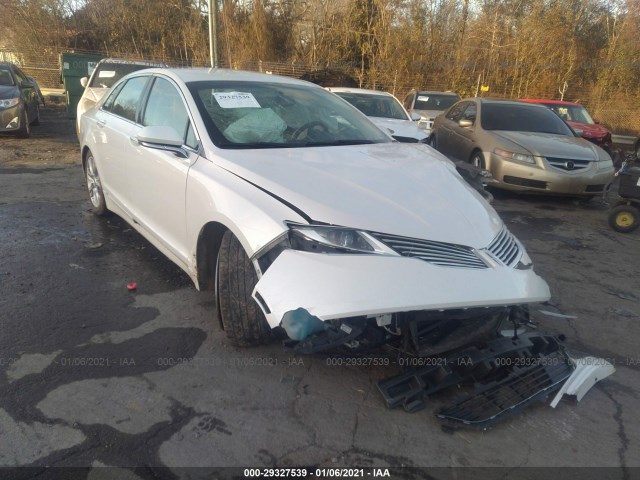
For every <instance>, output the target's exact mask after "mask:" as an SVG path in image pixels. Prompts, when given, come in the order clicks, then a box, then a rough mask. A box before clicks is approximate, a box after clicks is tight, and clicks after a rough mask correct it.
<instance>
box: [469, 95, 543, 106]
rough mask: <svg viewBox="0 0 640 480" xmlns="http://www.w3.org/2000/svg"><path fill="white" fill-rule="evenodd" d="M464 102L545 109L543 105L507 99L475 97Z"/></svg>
mask: <svg viewBox="0 0 640 480" xmlns="http://www.w3.org/2000/svg"><path fill="white" fill-rule="evenodd" d="M465 100H477V101H478V102H479V103H481V104H483V105H490V104H504V105H513V106H523V105H526V106H528V107H532V108H547V107H545V106H544V105H539V104H536V103H527V102H521V101H520V100H511V99H508V98H492V97H475V98H466V99H465Z"/></svg>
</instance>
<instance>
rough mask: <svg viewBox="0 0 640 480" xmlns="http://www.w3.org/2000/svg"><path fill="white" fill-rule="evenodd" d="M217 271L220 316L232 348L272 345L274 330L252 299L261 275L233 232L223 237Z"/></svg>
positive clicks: (226, 233)
mask: <svg viewBox="0 0 640 480" xmlns="http://www.w3.org/2000/svg"><path fill="white" fill-rule="evenodd" d="M217 264H218V267H217V271H216V283H215V285H216V290H217V291H216V296H217V300H218V313H219V315H220V320H221V321H222V325H223V327H224V332H225V333H226V334H227V338H228V339H229V341H230V342H231V344H232V345H235V346H237V347H247V346H254V345H265V344H267V343H270V342H271V338H272V336H271V327H270V326H269V324H268V323H267V319H266V318H265V316H264V314H263V313H262V310H260V307H258V304H257V303H256V302H255V300H254V299H253V298H252V297H251V293H252V292H253V289H254V287H255V286H256V283H258V276H257V275H256V271H255V269H254V268H253V265H252V263H251V260H250V259H249V257H248V256H247V254H246V253H245V251H244V248H243V247H242V245H241V244H240V241H239V240H238V239H237V238H236V237H235V235H233V233H231V232H230V231H227V232H225V234H224V236H223V237H222V242H221V245H220V251H219V252H218V262H217Z"/></svg>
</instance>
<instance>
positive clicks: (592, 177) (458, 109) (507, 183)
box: [430, 98, 614, 196]
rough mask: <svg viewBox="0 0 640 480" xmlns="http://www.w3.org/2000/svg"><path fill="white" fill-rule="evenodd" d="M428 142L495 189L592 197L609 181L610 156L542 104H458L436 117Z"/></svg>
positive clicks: (488, 101) (471, 101)
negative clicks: (484, 173)
mask: <svg viewBox="0 0 640 480" xmlns="http://www.w3.org/2000/svg"><path fill="white" fill-rule="evenodd" d="M430 142H431V145H432V146H433V147H434V148H436V149H437V150H438V151H440V152H442V153H443V154H445V155H446V156H448V157H450V158H452V159H455V160H464V161H469V162H470V163H472V164H473V165H475V166H477V167H480V168H483V169H486V170H488V171H490V172H491V174H492V175H493V177H494V179H495V180H496V181H497V183H496V184H495V186H497V187H499V188H504V189H509V190H517V191H529V192H549V193H558V194H567V195H579V196H592V195H595V194H598V193H601V192H602V191H603V190H604V189H605V187H606V185H607V184H608V183H610V182H611V181H612V179H613V173H614V168H613V162H612V161H611V157H609V154H607V153H606V152H605V151H604V150H602V149H601V148H600V147H598V146H596V145H594V144H593V143H591V142H589V141H587V140H584V139H583V138H580V137H576V136H575V134H574V132H573V131H572V130H571V129H570V128H569V126H568V125H567V124H566V123H565V122H564V121H563V120H562V119H561V118H560V117H558V116H557V115H556V114H555V113H553V112H552V111H551V110H549V109H548V108H546V107H544V106H542V105H532V104H526V103H523V102H517V101H508V100H495V99H484V98H472V99H468V100H462V101H460V102H458V103H456V104H455V105H453V106H452V107H451V108H449V110H447V111H446V112H445V113H444V114H443V115H440V116H439V117H437V118H436V120H435V122H434V125H433V131H432V134H431V138H430Z"/></svg>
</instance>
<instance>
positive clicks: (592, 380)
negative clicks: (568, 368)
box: [551, 357, 616, 408]
mask: <svg viewBox="0 0 640 480" xmlns="http://www.w3.org/2000/svg"><path fill="white" fill-rule="evenodd" d="M571 362H572V363H573V364H574V365H575V370H574V371H573V373H572V374H571V376H570V377H569V378H568V380H567V381H566V382H565V383H564V385H562V388H561V389H560V391H559V392H558V393H557V395H556V396H555V397H554V399H553V401H552V402H551V406H552V407H553V408H556V406H557V405H558V403H559V402H560V400H561V399H562V397H563V396H564V395H573V396H575V397H576V399H577V400H578V401H580V400H582V397H584V395H585V393H587V392H588V391H589V390H590V389H591V387H593V386H594V385H595V384H596V382H599V381H600V380H602V379H604V378H607V377H608V376H609V375H611V374H613V372H615V371H616V369H615V368H614V367H613V365H611V364H610V363H609V362H607V361H606V360H603V359H602V358H595V357H584V358H578V359H573V358H572V359H571Z"/></svg>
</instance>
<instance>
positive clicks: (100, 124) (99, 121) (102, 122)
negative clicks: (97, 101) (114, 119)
mask: <svg viewBox="0 0 640 480" xmlns="http://www.w3.org/2000/svg"><path fill="white" fill-rule="evenodd" d="M96 123H97V124H98V126H99V127H101V128H102V127H104V126H105V125H106V124H107V122H106V120H98V121H96Z"/></svg>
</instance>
